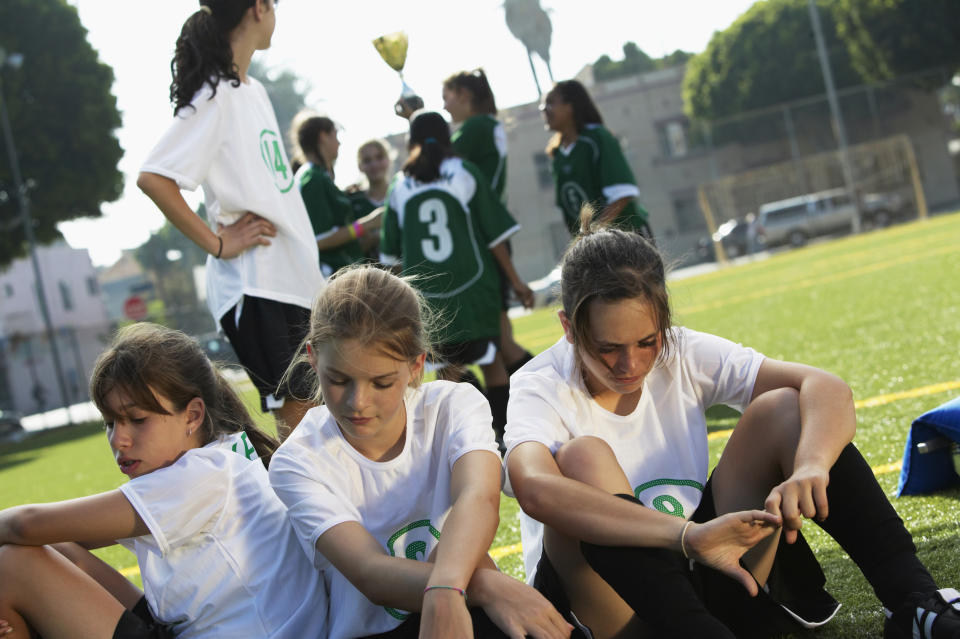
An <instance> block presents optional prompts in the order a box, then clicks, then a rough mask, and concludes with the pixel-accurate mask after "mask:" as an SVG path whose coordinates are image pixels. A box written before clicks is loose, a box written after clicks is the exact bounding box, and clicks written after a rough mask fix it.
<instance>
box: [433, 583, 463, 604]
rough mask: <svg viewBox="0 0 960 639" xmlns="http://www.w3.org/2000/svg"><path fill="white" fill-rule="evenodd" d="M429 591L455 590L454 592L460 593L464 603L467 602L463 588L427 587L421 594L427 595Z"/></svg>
mask: <svg viewBox="0 0 960 639" xmlns="http://www.w3.org/2000/svg"><path fill="white" fill-rule="evenodd" d="M431 590H455V591H456V592H459V593H460V595H461V596H462V597H463V600H464V601H466V600H467V593H466V591H465V590H464V589H463V588H457V587H456V586H427V587H426V588H424V589H423V594H427V593H428V592H430V591H431Z"/></svg>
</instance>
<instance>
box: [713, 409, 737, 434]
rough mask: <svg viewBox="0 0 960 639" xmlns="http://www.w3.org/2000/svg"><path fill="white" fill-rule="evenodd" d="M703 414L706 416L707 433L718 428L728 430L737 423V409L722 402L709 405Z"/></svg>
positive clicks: (718, 429)
mask: <svg viewBox="0 0 960 639" xmlns="http://www.w3.org/2000/svg"><path fill="white" fill-rule="evenodd" d="M705 415H706V417H707V433H708V434H709V433H714V432H716V431H720V430H730V429H731V428H733V427H734V426H736V425H737V421H738V420H739V419H740V413H739V411H736V410H734V409H732V408H730V407H729V406H724V405H723V404H719V405H717V406H711V407H710V408H708V409H707V411H706V413H705Z"/></svg>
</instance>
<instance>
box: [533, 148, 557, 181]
mask: <svg viewBox="0 0 960 639" xmlns="http://www.w3.org/2000/svg"><path fill="white" fill-rule="evenodd" d="M533 165H534V166H535V167H536V168H537V184H538V185H539V187H540V188H541V189H550V188H552V187H553V174H552V173H551V172H550V156H548V155H547V154H546V153H544V152H543V151H540V152H539V153H534V154H533Z"/></svg>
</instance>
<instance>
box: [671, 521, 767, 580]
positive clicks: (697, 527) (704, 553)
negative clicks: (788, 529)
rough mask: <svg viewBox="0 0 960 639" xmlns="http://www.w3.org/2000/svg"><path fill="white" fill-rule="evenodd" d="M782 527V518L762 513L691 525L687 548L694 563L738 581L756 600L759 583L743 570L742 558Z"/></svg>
mask: <svg viewBox="0 0 960 639" xmlns="http://www.w3.org/2000/svg"><path fill="white" fill-rule="evenodd" d="M779 527H780V517H779V516H777V515H773V514H772V513H768V512H764V511H762V510H747V511H743V512H737V513H728V514H726V515H721V516H720V517H717V518H716V519H711V520H710V521H708V522H705V523H703V524H690V527H689V528H688V529H687V534H686V536H685V537H684V546H685V547H686V549H687V553H688V554H689V556H690V558H691V559H695V560H697V561H698V562H700V563H702V564H703V565H705V566H710V567H711V568H714V569H716V570H719V571H720V572H722V573H724V574H726V575H727V576H729V577H732V578H733V579H736V580H737V581H739V582H740V583H741V584H742V585H743V587H744V588H746V590H747V592H749V593H750V596H751V597H755V596H756V595H757V582H756V580H755V579H754V578H753V575H751V574H750V573H749V572H748V571H746V570H744V569H743V567H741V566H740V558H741V557H743V554H744V553H745V552H747V551H748V550H750V549H751V548H753V547H754V546H755V545H757V544H758V543H759V542H760V541H762V540H763V539H766V538H767V537H769V536H770V535H772V534H773V533H774V532H776V531H777V530H778V529H779Z"/></svg>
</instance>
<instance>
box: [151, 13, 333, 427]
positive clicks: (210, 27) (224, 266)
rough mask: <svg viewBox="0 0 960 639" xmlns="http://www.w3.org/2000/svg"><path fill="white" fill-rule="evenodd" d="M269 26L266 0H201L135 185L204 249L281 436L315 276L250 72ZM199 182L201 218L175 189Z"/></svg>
mask: <svg viewBox="0 0 960 639" xmlns="http://www.w3.org/2000/svg"><path fill="white" fill-rule="evenodd" d="M275 24H276V7H275V3H274V0H201V3H200V8H199V9H198V10H197V11H196V12H195V13H194V14H193V15H191V16H190V17H189V18H188V19H187V21H186V22H185V23H184V25H183V29H182V31H181V32H180V37H179V38H177V44H176V51H175V54H174V57H173V61H172V62H171V63H170V70H171V72H172V74H173V81H172V83H171V84H170V101H171V102H172V103H173V111H174V116H175V117H174V119H173V123H172V124H171V125H170V127H169V128H168V129H167V132H166V133H165V134H164V136H163V137H162V138H161V139H160V141H159V142H158V143H157V145H156V147H154V149H153V151H151V152H150V155H149V156H148V157H147V159H146V161H145V163H144V165H143V167H141V172H140V176H139V178H138V179H137V185H138V186H139V187H140V188H141V189H142V190H143V191H144V193H146V194H147V195H148V196H149V197H150V199H152V200H153V201H154V203H155V204H156V205H157V207H158V208H159V209H160V211H161V212H162V213H163V214H164V215H165V216H166V217H167V219H168V220H169V221H170V222H171V224H173V225H174V226H175V227H177V228H178V229H179V230H180V231H181V232H182V233H183V234H184V235H186V236H187V237H189V238H190V239H191V240H192V241H193V242H195V243H196V244H197V245H198V246H200V247H201V248H203V249H204V250H205V251H207V253H209V257H208V258H207V304H208V306H209V308H210V312H211V314H212V315H213V317H214V319H215V320H216V321H217V322H218V323H219V325H220V327H221V329H222V330H223V332H224V333H225V334H226V336H227V338H228V339H229V340H230V344H231V345H232V346H233V349H234V350H235V351H236V353H237V357H238V358H239V359H240V363H241V364H242V365H243V367H244V368H245V369H246V370H247V373H248V374H249V376H250V379H251V380H252V381H253V383H254V385H255V386H256V387H257V390H258V391H259V393H260V398H261V408H262V410H263V411H265V412H266V411H276V413H277V417H278V418H279V419H278V422H279V423H278V432H280V433H281V435H284V434H286V432H287V431H288V429H291V428H293V427H295V426H296V425H297V424H298V423H299V421H300V417H302V415H303V413H304V412H305V411H306V410H307V408H309V406H308V405H307V404H306V403H304V402H301V401H298V400H297V399H296V398H297V397H301V396H305V393H303V392H297V391H298V389H290V388H287V387H280V385H279V381H280V378H281V377H282V375H283V372H284V371H285V370H286V369H287V365H288V364H289V363H290V361H291V360H292V359H293V354H294V352H295V351H296V349H297V346H298V345H299V344H300V341H301V340H302V339H303V335H304V328H303V327H304V326H306V324H307V321H308V319H309V315H310V302H311V296H312V295H313V293H314V291H316V290H317V289H318V288H320V286H321V285H322V283H323V276H322V275H321V274H320V264H319V259H318V254H317V244H316V242H315V241H314V239H313V237H314V233H313V230H312V228H311V226H310V219H309V218H308V216H307V210H306V208H305V207H304V204H303V200H302V199H301V197H300V194H299V192H298V191H297V189H296V188H294V175H293V173H294V172H293V169H292V168H291V166H290V162H289V160H288V159H287V156H286V152H285V151H284V146H283V139H282V134H281V132H280V130H279V126H278V124H277V118H276V115H275V114H274V112H273V106H272V105H271V104H270V99H269V98H268V97H267V93H266V91H265V90H264V88H263V86H262V85H261V84H260V83H259V82H257V80H256V79H255V78H253V77H250V76H248V75H247V70H248V69H249V67H250V62H251V60H252V58H253V54H254V52H256V51H258V50H262V49H266V48H268V47H269V46H270V40H271V38H272V37H273V30H274V26H275ZM197 187H203V193H204V199H205V205H206V206H205V208H206V217H207V219H206V221H204V220H202V219H201V218H200V217H199V216H198V215H197V214H196V213H195V212H194V211H193V210H192V209H191V208H190V207H189V206H188V205H187V203H186V201H185V200H184V198H183V196H182V195H181V193H180V191H181V189H187V190H190V191H193V190H196V188H197Z"/></svg>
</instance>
